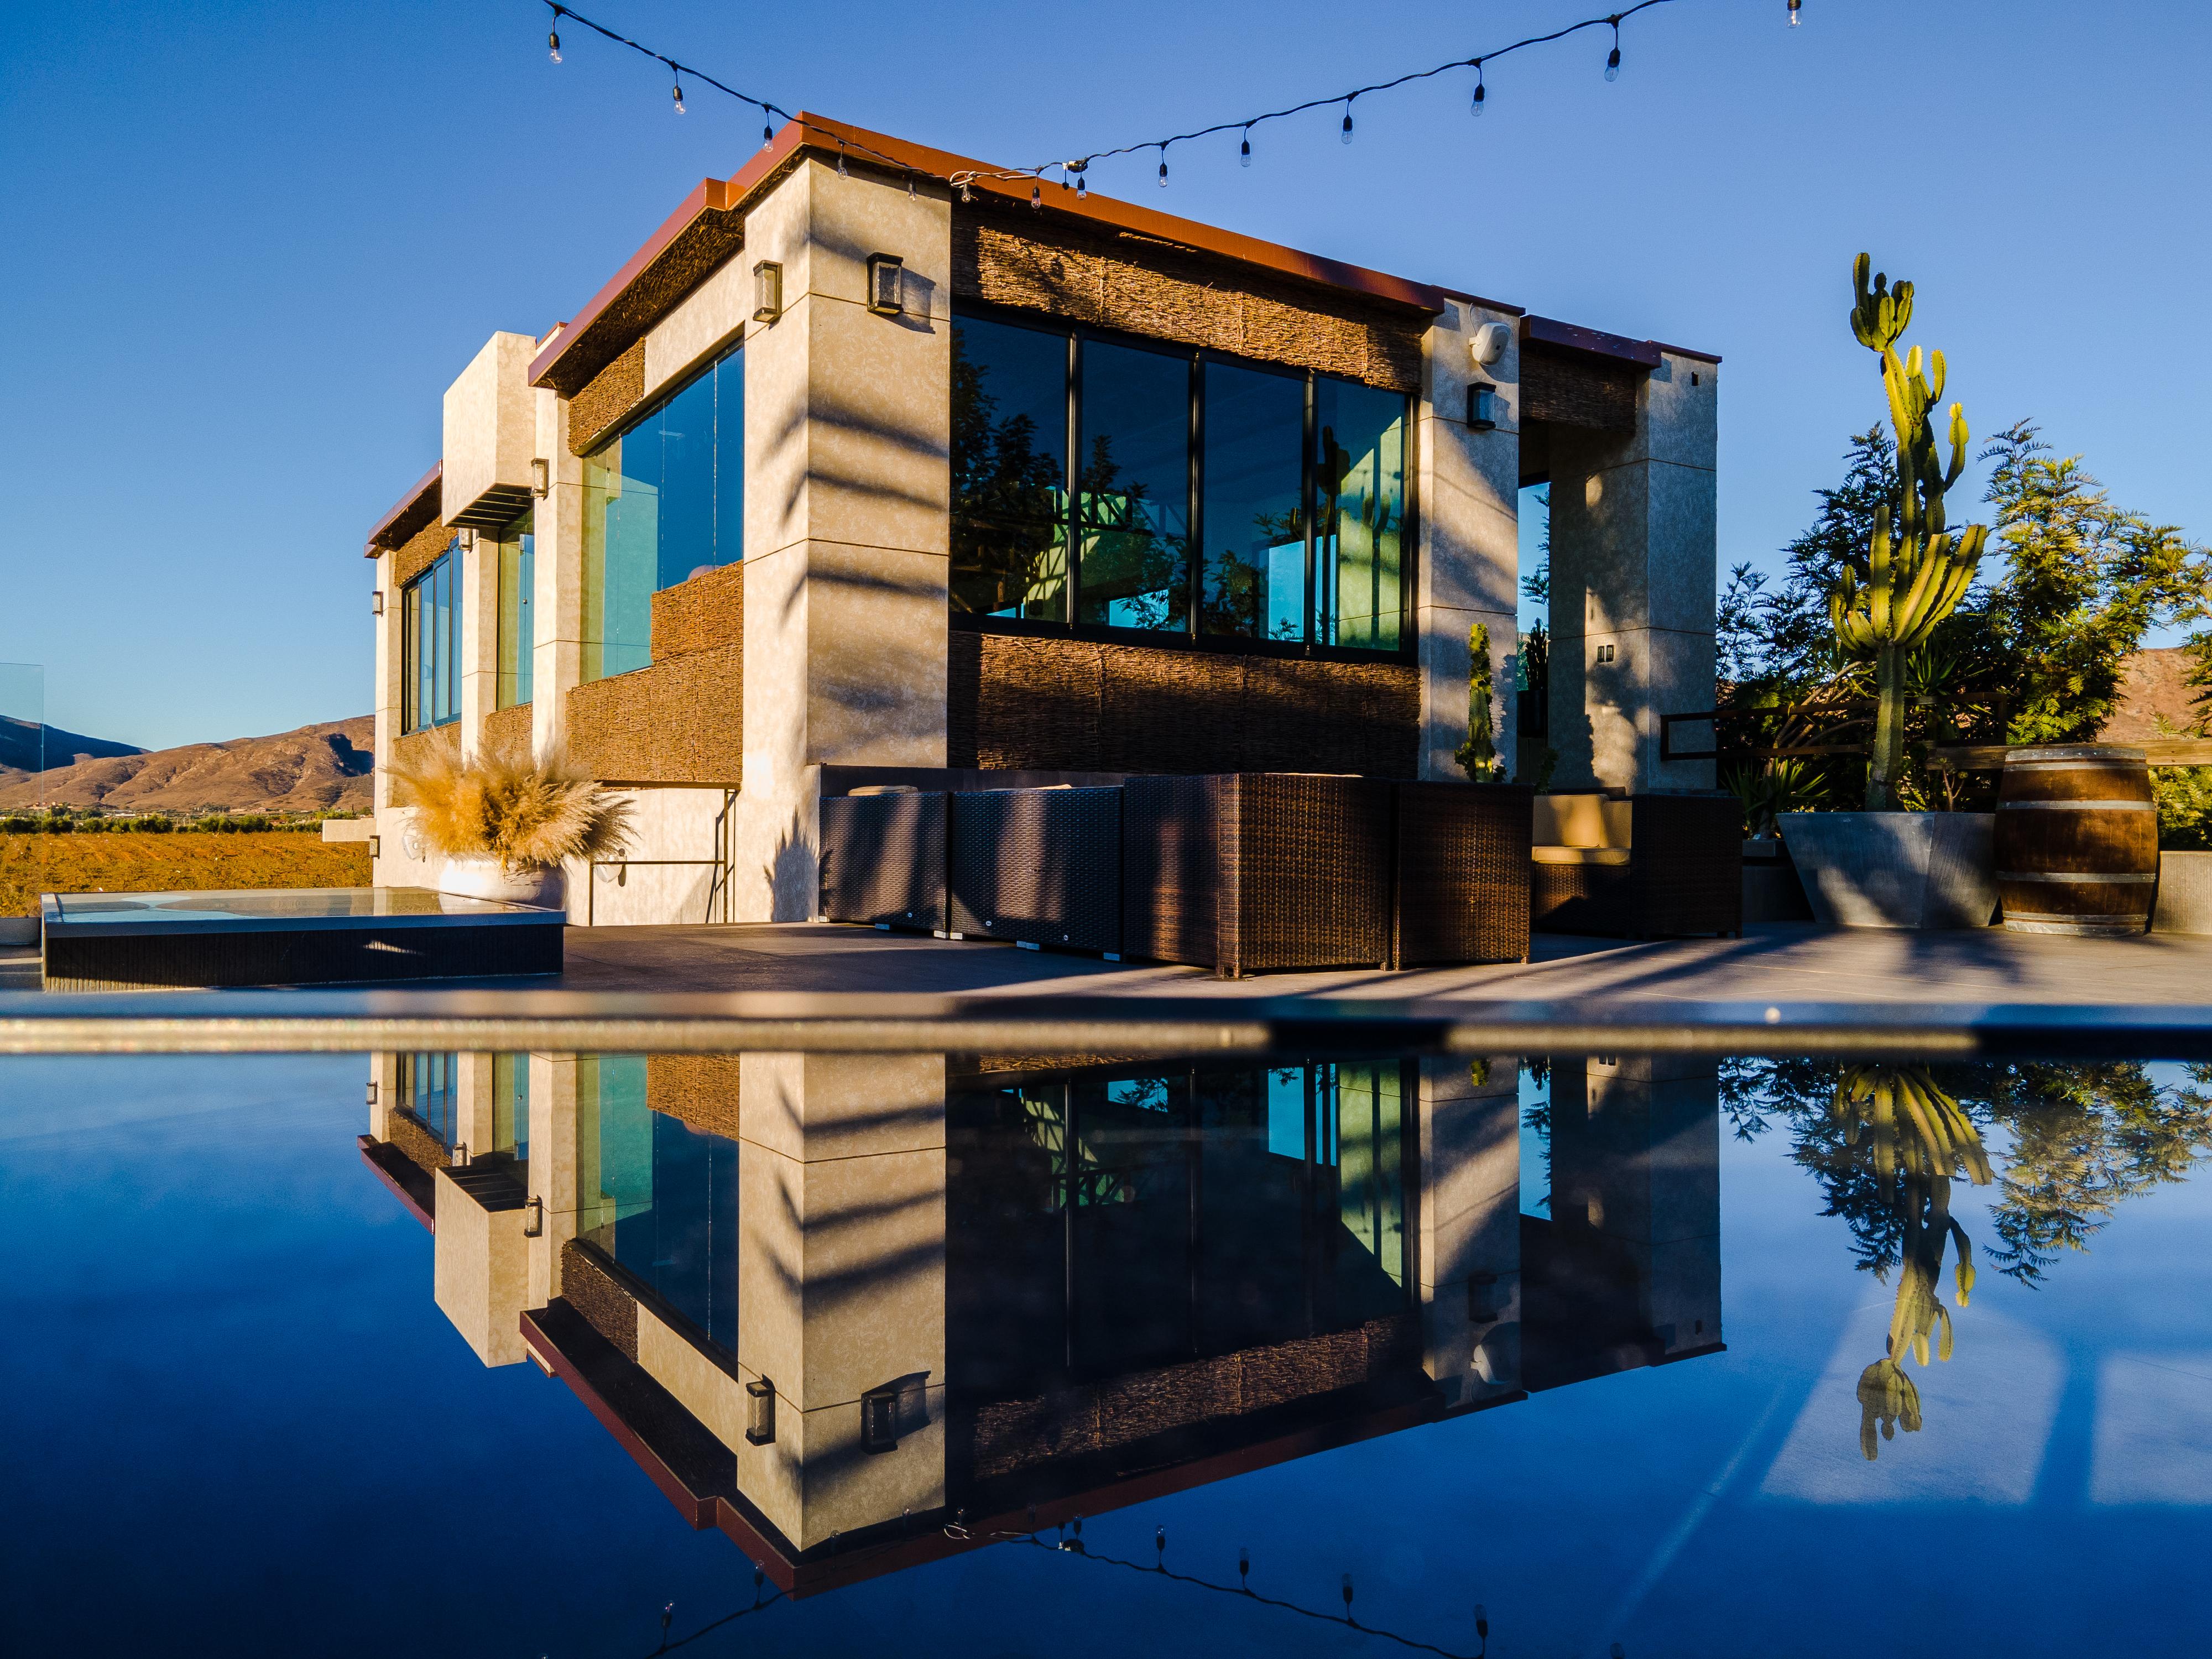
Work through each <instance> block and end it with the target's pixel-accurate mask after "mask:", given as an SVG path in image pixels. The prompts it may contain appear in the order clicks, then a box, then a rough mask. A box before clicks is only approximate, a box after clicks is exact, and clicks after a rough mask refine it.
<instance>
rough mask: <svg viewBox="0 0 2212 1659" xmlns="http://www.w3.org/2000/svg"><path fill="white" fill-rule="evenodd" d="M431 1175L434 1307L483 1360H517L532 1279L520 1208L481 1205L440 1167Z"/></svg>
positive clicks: (491, 1362) (493, 1362) (501, 1362)
mask: <svg viewBox="0 0 2212 1659" xmlns="http://www.w3.org/2000/svg"><path fill="white" fill-rule="evenodd" d="M431 1178H432V1180H433V1181H434V1182H435V1183H436V1189H437V1204H436V1214H437V1218H438V1231H436V1233H435V1234H434V1235H433V1236H432V1238H433V1248H432V1251H431V1283H432V1290H433V1294H434V1296H435V1299H436V1301H437V1304H438V1310H439V1311H440V1312H441V1313H442V1314H444V1315H445V1316H446V1317H447V1319H448V1320H450V1321H452V1322H453V1328H454V1329H455V1330H457V1331H459V1333H460V1334H461V1339H462V1340H464V1341H465V1342H466V1343H467V1344H468V1345H469V1346H470V1347H471V1349H472V1350H473V1351H474V1352H475V1353H476V1356H477V1358H479V1359H481V1360H483V1363H484V1364H487V1365H513V1364H520V1363H521V1361H522V1359H523V1358H524V1354H523V1348H522V1326H521V1316H522V1309H523V1297H524V1296H525V1295H526V1293H527V1291H528V1290H529V1280H530V1274H529V1266H528V1262H527V1261H526V1256H525V1253H524V1249H523V1244H524V1239H523V1237H522V1218H523V1212H522V1211H520V1210H499V1211H491V1210H487V1209H485V1208H484V1207H483V1206H482V1205H480V1204H478V1203H477V1201H476V1200H474V1199H473V1198H471V1197H470V1196H469V1195H468V1194H467V1193H465V1191H463V1190H462V1189H461V1188H460V1187H459V1185H457V1184H456V1183H455V1182H454V1180H453V1176H450V1175H448V1174H447V1172H446V1171H445V1170H438V1171H436V1172H435V1174H434V1175H433V1176H432V1177H431Z"/></svg>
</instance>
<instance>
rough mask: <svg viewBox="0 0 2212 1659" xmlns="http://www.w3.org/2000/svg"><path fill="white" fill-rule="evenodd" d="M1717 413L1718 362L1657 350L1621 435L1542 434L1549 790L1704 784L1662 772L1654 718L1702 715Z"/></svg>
mask: <svg viewBox="0 0 2212 1659" xmlns="http://www.w3.org/2000/svg"><path fill="white" fill-rule="evenodd" d="M1718 406H1719V365H1717V363H1714V362H1710V361H1708V360H1706V359H1705V358H1702V357H1692V356H1686V355H1684V354H1682V353H1680V352H1675V351H1666V350H1662V353H1661V356H1660V362H1659V366H1658V367H1657V368H1655V369H1653V370H1652V371H1651V372H1650V375H1649V376H1648V377H1647V378H1646V379H1645V380H1644V382H1643V383H1642V384H1641V385H1640V386H1638V391H1637V396H1636V429H1635V430H1634V431H1633V432H1632V433H1626V434H1623V433H1608V432H1599V431H1594V430H1591V429H1589V428H1578V427H1571V426H1565V425H1555V426H1553V428H1551V432H1550V449H1551V479H1552V707H1551V727H1552V731H1551V743H1552V747H1553V749H1555V750H1558V751H1559V767H1558V769H1557V771H1556V772H1555V773H1554V774H1553V787H1560V788H1571V787H1578V786H1579V787H1588V786H1591V785H1603V786H1606V787H1620V788H1626V789H1629V790H1632V791H1635V790H1644V789H1710V788H1711V787H1713V763H1712V762H1711V761H1709V760H1707V761H1677V762H1673V763H1668V764H1665V765H1662V764H1661V763H1660V760H1659V716H1660V715H1661V714H1688V713H1692V712H1695V711H1697V710H1700V709H1707V708H1711V707H1712V706H1713V696H1714V684H1713V673H1714V656H1713V608H1714V597H1715V586H1714V584H1715V579H1716V575H1717V563H1718V554H1717V539H1716V538H1717V532H1716V530H1715V520H1714V511H1715V495H1714V460H1715V447H1716V444H1717V410H1718ZM1710 732H1711V727H1709V726H1704V725H1699V726H1685V727H1683V728H1681V729H1680V736H1681V737H1682V738H1685V739H1695V740H1696V746H1698V747H1700V748H1709V747H1711V744H1707V743H1706V742H1705V741H1704V739H1705V738H1706V737H1707V736H1708V735H1709V734H1710Z"/></svg>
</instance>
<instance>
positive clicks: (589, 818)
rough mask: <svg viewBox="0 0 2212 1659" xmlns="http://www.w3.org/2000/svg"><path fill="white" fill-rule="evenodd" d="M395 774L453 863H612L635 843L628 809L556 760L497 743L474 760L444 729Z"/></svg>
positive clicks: (420, 822) (436, 847)
mask: <svg viewBox="0 0 2212 1659" xmlns="http://www.w3.org/2000/svg"><path fill="white" fill-rule="evenodd" d="M391 770H392V783H393V785H394V795H395V798H396V799H398V803H399V804H400V805H403V806H412V807H413V808H414V809H415V823H416V828H417V829H419V830H420V832H421V834H422V841H423V844H424V845H425V846H427V847H428V848H431V849H432V850H433V851H435V852H438V853H441V854H444V855H445V856H446V857H447V858H485V857H489V858H495V859H497V860H499V862H500V866H501V868H502V869H506V870H509V871H515V870H524V869H528V868H531V867H532V866H547V865H557V864H561V863H564V862H566V861H567V860H569V859H590V858H604V857H606V856H608V855H609V854H613V853H616V852H618V851H620V850H621V848H623V846H625V845H626V844H627V843H628V842H629V832H630V822H629V816H630V807H629V802H628V801H625V800H619V799H616V798H615V797H614V796H612V795H610V794H609V793H607V792H606V791H605V789H603V788H601V787H599V783H598V782H597V781H595V780H593V779H592V778H591V777H589V776H588V775H586V774H585V773H583V772H582V771H580V770H579V769H577V768H576V767H574V765H572V764H571V763H569V762H568V760H567V758H566V757H563V756H562V755H559V754H557V753H556V754H551V755H548V756H546V757H543V758H538V757H532V754H531V752H530V750H528V749H527V748H526V747H524V746H522V745H520V744H515V745H507V744H497V743H490V744H485V745H484V746H483V748H482V749H480V750H478V751H477V754H476V755H475V756H473V757H469V756H465V755H464V754H463V753H462V752H461V746H460V744H459V743H457V742H456V741H454V739H453V734H452V733H451V732H442V731H441V732H434V733H433V734H432V736H431V738H430V740H429V741H428V743H427V744H425V745H424V746H423V749H422V753H421V754H420V756H419V757H416V758H414V759H411V760H406V761H400V760H395V761H393V762H392V769H391Z"/></svg>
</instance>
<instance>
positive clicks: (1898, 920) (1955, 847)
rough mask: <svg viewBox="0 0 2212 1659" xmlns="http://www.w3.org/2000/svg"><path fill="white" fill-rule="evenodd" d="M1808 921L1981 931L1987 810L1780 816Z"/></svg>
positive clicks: (1989, 857)
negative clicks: (1808, 911)
mask: <svg viewBox="0 0 2212 1659" xmlns="http://www.w3.org/2000/svg"><path fill="white" fill-rule="evenodd" d="M1775 821H1776V823H1778V825H1779V826H1780V827H1781V830H1782V839H1783V840H1784V842H1787V843H1788V844H1789V848H1790V857H1791V858H1792V859H1793V860H1795V861H1796V866H1797V876H1798V879H1799V881H1800V882H1801V883H1802V884H1803V886H1804V889H1805V898H1806V902H1808V903H1809V904H1810V905H1811V906H1812V907H1813V915H1814V920H1815V921H1819V922H1820V923H1821V924H1822V925H1823V926H1826V927H1988V926H1989V925H1990V918H1991V917H1992V916H1993V915H1996V908H1997V883H1996V850H1995V847H1994V837H1995V834H1996V814H1995V813H1994V812H1784V813H1780V814H1778V816H1777V817H1776V820H1775Z"/></svg>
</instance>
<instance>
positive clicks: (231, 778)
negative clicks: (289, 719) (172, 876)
mask: <svg viewBox="0 0 2212 1659" xmlns="http://www.w3.org/2000/svg"><path fill="white" fill-rule="evenodd" d="M375 742H376V721H375V719H374V716H372V715H368V714H361V715H356V717H355V718H354V719H352V720H325V721H323V722H321V723H320V724H319V725H314V726H301V727H300V729H299V730H297V731H296V732H278V733H276V735H275V736H273V737H266V738H233V739H231V740H230V741H228V742H227V743H188V744H183V745H182V746H180V747H179V748H175V749H157V750H152V751H151V752H149V751H148V750H143V749H135V748H133V747H131V745H130V744H122V743H110V742H107V741H105V740H104V739H101V738H83V737H79V736H78V735H76V733H74V732H60V731H57V730H55V729H54V728H53V727H52V726H48V727H47V728H46V759H47V768H46V771H45V772H44V773H43V774H40V773H39V772H37V771H35V770H34V768H35V767H36V765H37V763H38V754H39V748H38V728H37V726H33V725H29V724H27V722H25V721H21V720H4V718H0V809H9V808H15V809H20V808H22V807H27V806H37V805H40V804H41V803H43V804H44V805H48V806H79V807H83V806H98V807H102V808H105V809H106V811H111V812H117V811H123V812H147V811H170V812H206V811H227V812H327V811H339V812H366V811H369V810H370V807H371V801H372V791H371V787H370V775H371V773H372V772H373V771H374V768H375ZM58 755H73V756H75V757H76V758H75V759H74V760H71V761H70V763H68V764H66V765H57V764H54V760H55V757H57V756H58ZM18 757H21V760H22V761H24V762H27V764H20V763H18Z"/></svg>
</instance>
